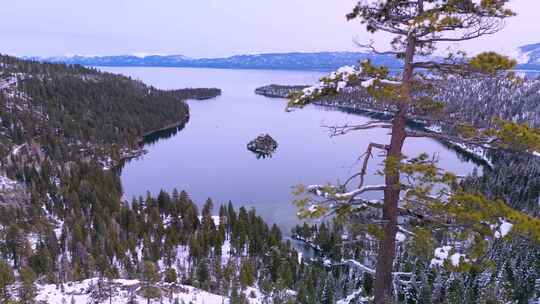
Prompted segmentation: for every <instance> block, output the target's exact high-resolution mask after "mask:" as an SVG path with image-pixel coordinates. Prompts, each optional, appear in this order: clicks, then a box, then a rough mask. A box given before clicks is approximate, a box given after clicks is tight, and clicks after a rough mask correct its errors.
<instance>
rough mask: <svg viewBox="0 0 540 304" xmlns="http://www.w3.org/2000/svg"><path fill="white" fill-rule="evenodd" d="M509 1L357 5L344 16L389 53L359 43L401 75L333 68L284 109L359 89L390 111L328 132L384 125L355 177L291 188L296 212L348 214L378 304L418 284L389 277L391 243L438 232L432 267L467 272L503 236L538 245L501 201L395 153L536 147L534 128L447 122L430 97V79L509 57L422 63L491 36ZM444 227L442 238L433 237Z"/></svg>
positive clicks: (493, 65) (474, 70)
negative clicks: (432, 127)
mask: <svg viewBox="0 0 540 304" xmlns="http://www.w3.org/2000/svg"><path fill="white" fill-rule="evenodd" d="M508 3H509V0H361V1H359V2H358V4H357V5H356V6H355V7H354V9H353V11H352V12H351V13H350V14H348V15H347V18H348V20H360V22H361V23H362V24H363V25H365V28H366V30H367V31H368V32H370V33H373V34H375V33H380V32H382V33H386V34H389V35H391V36H393V39H392V42H391V48H390V49H389V50H385V51H380V50H378V49H377V48H376V47H375V46H374V44H373V43H367V44H360V43H359V45H360V46H361V47H363V48H366V49H368V50H371V51H373V52H375V53H377V54H386V55H393V56H395V57H396V58H398V59H400V60H401V61H402V63H403V69H402V72H401V75H398V76H393V75H391V74H390V73H389V70H388V69H387V68H386V67H376V66H373V65H372V64H371V63H370V62H369V61H365V62H362V63H361V64H360V65H359V66H357V67H344V68H341V69H339V70H338V71H336V72H333V73H332V74H330V75H329V76H328V77H323V78H322V79H321V81H320V84H319V85H317V86H314V87H310V88H307V89H305V90H303V91H302V92H300V93H298V94H293V95H292V96H291V97H290V102H289V109H292V108H295V107H303V106H305V105H307V104H310V103H312V102H313V101H316V100H318V99H320V98H323V97H325V96H327V95H332V94H339V93H340V92H341V91H342V90H344V89H345V88H346V87H357V88H360V89H362V88H364V89H366V90H367V91H368V93H369V94H370V95H371V96H372V97H373V98H375V99H376V100H377V101H378V102H380V103H383V104H384V105H385V106H386V108H387V109H389V111H391V112H392V114H393V117H392V119H390V120H385V119H380V120H372V121H369V122H367V123H365V124H361V125H341V126H332V127H330V128H329V130H330V132H331V134H332V135H343V134H347V133H350V132H354V131H359V130H368V129H374V128H383V129H387V130H389V131H390V140H389V142H388V143H376V142H373V143H370V144H369V145H368V147H367V150H366V153H365V154H364V161H363V163H362V167H361V168H360V170H359V172H358V173H357V174H355V175H354V176H352V177H351V178H349V179H347V180H346V182H345V183H344V184H338V185H314V186H309V187H303V186H299V188H298V189H297V190H298V191H297V192H296V193H297V194H298V195H299V196H300V197H299V199H298V200H297V201H296V203H297V205H298V206H299V207H300V209H301V215H302V216H304V217H320V216H324V215H327V214H337V215H338V216H339V217H347V218H349V219H350V220H351V223H352V224H355V225H356V226H357V228H358V229H362V230H363V231H364V234H365V235H366V236H367V237H369V238H374V239H376V240H377V242H378V248H377V251H378V253H377V255H376V261H375V264H376V267H375V269H371V268H370V267H367V266H365V265H361V264H360V263H358V261H354V263H351V265H352V266H355V267H360V269H362V270H363V271H365V272H369V273H372V274H374V276H375V282H374V300H375V303H376V304H384V303H390V302H392V301H394V300H396V296H397V290H394V289H393V286H398V285H400V284H404V285H406V286H408V285H411V284H413V285H414V284H416V282H411V280H416V278H415V276H414V274H413V273H412V272H408V273H404V272H401V273H398V272H394V271H395V269H394V266H395V264H394V262H395V257H396V249H397V248H396V243H397V242H398V241H399V242H402V241H406V240H409V241H411V240H412V241H411V242H425V241H426V240H425V239H423V240H420V239H419V237H420V236H422V237H424V238H429V239H435V237H436V235H433V234H432V233H431V232H439V233H438V235H437V236H438V238H437V241H438V242H439V243H440V244H441V247H439V248H438V250H439V251H438V256H439V257H440V256H443V257H444V258H443V259H442V260H439V261H437V260H436V261H435V266H437V265H439V266H445V267H448V268H450V269H453V270H457V269H462V267H467V266H464V265H465V264H467V263H465V262H470V263H471V264H476V265H479V264H482V257H483V253H484V252H485V250H486V248H487V247H489V246H488V245H489V242H492V241H494V240H496V239H499V238H503V237H506V236H507V235H508V232H509V231H511V232H512V233H511V234H516V235H526V236H529V237H532V238H533V239H536V240H540V228H539V227H540V224H539V220H538V219H535V218H531V217H529V216H527V215H525V214H522V213H520V212H517V211H516V210H513V209H511V208H509V207H508V206H507V205H506V204H505V203H504V202H502V201H493V200H489V199H487V198H486V197H485V196H483V195H481V194H479V193H468V192H466V191H465V190H464V189H463V187H461V185H460V180H459V178H457V177H456V176H455V175H454V174H452V173H451V172H446V171H445V170H442V169H440V168H438V166H437V161H436V159H435V158H433V157H430V156H429V155H427V154H421V155H419V156H416V157H413V158H407V157H406V155H405V153H404V151H403V145H404V143H405V141H406V139H407V138H419V137H426V138H436V139H440V140H447V141H453V142H457V143H460V144H464V145H469V146H473V147H480V148H483V149H501V150H505V151H518V152H524V153H533V152H535V151H540V131H538V130H534V129H531V128H530V127H528V126H527V125H523V124H518V123H514V122H507V121H501V120H493V121H490V122H489V123H488V127H484V128H477V127H476V126H472V125H470V124H467V123H466V122H459V121H453V118H450V117H444V116H443V114H444V111H442V109H444V103H442V102H440V101H438V100H435V99H434V98H433V97H432V96H431V93H430V92H431V90H432V88H433V86H434V85H436V81H433V79H434V78H437V77H438V79H441V80H443V81H444V79H445V77H448V75H458V76H460V77H473V76H480V75H482V76H483V77H496V76H500V75H501V74H502V73H504V71H506V70H508V69H511V68H512V67H513V66H514V65H515V61H513V60H511V59H509V58H507V57H505V56H501V55H498V54H496V53H494V52H486V53H481V54H479V55H477V56H474V57H472V58H470V57H467V56H466V55H465V54H464V53H463V52H457V53H450V54H448V56H447V57H446V58H444V59H443V60H426V59H425V58H426V56H429V55H433V54H434V52H435V50H436V49H437V47H438V46H440V44H441V43H447V42H461V41H469V40H473V39H476V38H479V37H483V36H486V35H492V34H495V33H497V32H498V31H499V30H500V29H501V28H502V26H503V24H504V23H503V21H504V19H506V18H508V17H512V16H514V13H513V12H512V11H511V10H510V9H509V8H508ZM415 117H422V118H425V119H426V120H428V121H432V122H439V123H440V124H443V123H444V124H445V125H446V126H449V132H444V133H439V132H426V131H419V130H411V129H409V128H407V122H408V121H409V120H410V119H413V118H415ZM376 151H380V152H381V153H383V154H384V156H385V160H384V164H383V166H384V169H383V170H381V174H382V175H383V176H384V184H382V185H366V184H365V177H366V174H367V167H368V163H369V159H370V158H371V157H372V155H374V153H375V152H376ZM353 182H354V183H358V187H355V188H353V189H351V183H353ZM435 185H437V186H435ZM441 188H443V189H442V190H441ZM373 192H378V193H382V196H383V198H382V200H380V201H372V200H367V199H365V198H363V197H365V195H366V194H368V193H373ZM317 197H322V198H321V199H317ZM374 215H375V216H374ZM398 218H402V219H403V221H400V223H404V224H398ZM443 230H444V231H445V232H444V233H440V232H441V231H443ZM465 240H474V241H473V242H471V241H468V242H466V241H465ZM486 240H487V241H486ZM436 253H437V252H436ZM432 255H433V254H432ZM406 277H408V279H406ZM396 284H397V285H396Z"/></svg>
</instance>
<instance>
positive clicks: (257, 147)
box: [247, 134, 278, 157]
mask: <svg viewBox="0 0 540 304" xmlns="http://www.w3.org/2000/svg"><path fill="white" fill-rule="evenodd" d="M277 147H278V143H277V142H276V140H275V139H273V138H272V136H270V135H268V134H261V135H259V136H257V138H255V139H254V140H252V141H250V142H249V143H248V144H247V148H248V150H249V151H251V152H253V153H255V154H257V156H258V157H267V156H271V155H272V154H273V153H274V152H275V151H276V149H277Z"/></svg>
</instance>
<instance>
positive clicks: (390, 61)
mask: <svg viewBox="0 0 540 304" xmlns="http://www.w3.org/2000/svg"><path fill="white" fill-rule="evenodd" d="M24 59H32V60H37V61H44V62H55V63H57V62H63V63H68V64H81V65H85V66H108V67H110V66H143V67H145V66H148V67H193V68H226V69H272V70H320V71H328V70H334V69H336V68H339V67H341V66H344V65H353V64H356V63H358V61H360V60H364V59H371V60H372V61H373V62H374V63H376V64H381V65H385V66H388V67H389V68H395V69H398V68H400V66H401V63H400V61H398V60H396V59H395V58H394V57H393V56H388V55H384V56H383V55H376V54H370V53H361V52H317V53H299V52H295V53H268V54H257V55H237V56H232V57H226V58H189V57H185V56H181V55H146V56H143V55H118V56H78V55H76V56H65V57H48V58H44V57H25V58H24Z"/></svg>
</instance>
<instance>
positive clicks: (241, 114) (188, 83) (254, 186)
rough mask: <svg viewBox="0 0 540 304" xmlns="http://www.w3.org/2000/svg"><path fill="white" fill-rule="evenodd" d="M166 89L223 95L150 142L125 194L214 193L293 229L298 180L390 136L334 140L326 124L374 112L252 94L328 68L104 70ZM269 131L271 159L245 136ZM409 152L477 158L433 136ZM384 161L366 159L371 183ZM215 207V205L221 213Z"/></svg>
mask: <svg viewBox="0 0 540 304" xmlns="http://www.w3.org/2000/svg"><path fill="white" fill-rule="evenodd" d="M102 69H103V70H106V71H108V72H112V73H119V74H124V75H127V76H131V77H133V78H137V79H140V80H142V81H143V82H145V83H147V84H150V85H153V86H155V87H158V88H161V89H180V88H190V87H191V88H195V87H216V88H220V89H221V90H222V95H221V96H220V97H217V98H215V99H210V100H204V101H199V100H190V101H188V103H189V106H190V120H189V122H188V123H187V124H186V125H185V126H184V127H183V128H182V129H175V130H173V132H165V133H161V134H159V135H160V136H152V137H151V138H149V139H147V141H146V144H145V149H147V150H148V153H147V154H146V155H144V156H142V157H140V158H138V159H133V160H130V161H128V162H126V164H125V165H124V167H123V169H122V171H121V179H122V186H123V190H124V198H125V199H126V200H131V199H132V198H133V197H138V196H146V193H147V191H150V192H151V193H154V194H156V193H157V192H159V191H160V189H164V190H168V191H171V190H172V189H173V188H177V189H178V190H185V191H186V192H188V193H189V195H190V197H191V198H192V199H193V200H194V201H195V202H197V203H198V204H199V205H202V204H204V202H205V201H206V199H207V198H212V200H213V201H214V205H215V206H219V205H220V204H222V203H227V202H228V201H229V200H230V201H232V202H233V204H234V205H235V206H237V207H240V206H245V207H246V208H252V207H253V208H255V209H256V210H257V213H258V214H260V215H262V216H263V218H264V219H265V220H266V221H267V222H269V223H274V222H275V223H277V224H278V225H280V227H281V228H282V229H283V230H284V231H285V233H287V232H288V231H289V229H290V228H291V227H292V226H293V225H295V224H296V223H298V222H299V220H298V219H297V217H296V207H295V206H294V205H293V204H292V203H291V202H292V201H293V199H294V196H293V195H292V190H293V186H295V185H298V184H304V185H307V184H324V183H327V182H335V181H337V180H341V181H344V180H345V179H347V178H348V177H349V176H350V175H352V174H354V173H356V172H357V171H358V170H359V167H360V162H359V157H360V156H361V155H362V154H363V153H364V152H365V149H366V147H367V144H368V143H369V142H372V141H375V142H380V143H385V142H387V141H388V134H387V132H388V131H387V130H369V131H361V132H357V133H351V134H348V135H345V136H339V137H329V135H328V132H327V130H326V129H325V128H323V127H322V125H332V124H345V123H350V124H359V123H362V122H365V121H367V120H368V119H369V118H368V117H365V116H361V115H358V114H354V113H346V112H343V111H337V110H335V109H329V108H324V107H317V106H309V107H306V108H305V109H302V110H296V111H293V112H291V113H287V112H285V105H286V100H283V99H271V98H266V97H263V96H259V95H255V93H254V90H255V88H257V87H260V86H263V85H268V84H272V83H276V84H289V85H295V84H310V83H314V82H315V81H317V80H318V79H319V78H320V77H321V76H322V75H323V74H322V73H319V72H300V71H266V70H225V69H189V68H154V67H134V68H102ZM263 133H268V134H270V135H271V136H272V137H273V138H274V139H275V140H276V141H277V142H278V144H279V146H278V148H277V151H276V152H275V153H274V154H273V156H272V157H271V158H260V159H258V158H257V157H256V155H255V154H253V153H252V152H250V151H249V150H247V148H246V145H247V143H248V142H249V141H250V140H252V139H254V138H255V137H257V136H258V135H260V134H263ZM405 152H406V154H407V155H408V156H411V157H412V156H417V155H418V154H420V153H422V152H426V153H429V154H437V155H438V157H439V159H440V166H441V167H443V168H446V169H450V170H452V171H453V172H455V173H457V174H460V175H462V174H467V173H469V172H471V171H472V170H473V168H475V167H476V165H475V164H474V163H473V162H472V161H469V160H467V159H466V158H465V156H462V155H461V154H458V153H457V152H456V151H454V150H451V149H449V148H448V147H446V146H445V145H443V144H441V143H439V142H437V141H434V140H431V139H408V140H407V141H406V144H405ZM380 160H381V159H380V158H375V159H373V160H371V161H370V170H369V175H368V179H367V183H368V184H369V183H380V182H381V181H382V178H381V177H380V176H377V175H376V172H377V171H378V170H380V169H381V166H380ZM215 211H217V210H215Z"/></svg>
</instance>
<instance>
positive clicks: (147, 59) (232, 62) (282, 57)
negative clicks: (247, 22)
mask: <svg viewBox="0 0 540 304" xmlns="http://www.w3.org/2000/svg"><path fill="white" fill-rule="evenodd" d="M509 55H510V56H511V57H512V58H515V59H517V60H518V68H519V69H523V70H538V69H540V43H537V44H529V45H524V46H522V47H519V48H518V49H516V51H514V52H512V53H511V54H509ZM25 59H32V60H37V61H45V62H62V63H68V64H81V65H85V66H153V67H192V68H223V69H270V70H316V71H332V70H335V69H337V68H339V67H342V66H345V65H355V64H357V63H358V62H359V61H362V60H364V59H370V60H371V61H372V62H373V63H374V64H376V65H384V66H387V67H389V68H391V69H399V68H401V61H400V60H397V59H396V58H395V57H394V56H390V55H377V54H374V53H369V52H315V53H302V52H292V53H266V54H254V55H236V56H231V57H224V58H190V57H186V56H182V55H160V54H146V53H136V54H132V55H114V56H81V55H72V56H63V57H46V58H45V57H26V58H25ZM439 60H440V58H439Z"/></svg>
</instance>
